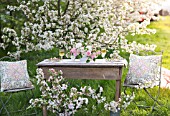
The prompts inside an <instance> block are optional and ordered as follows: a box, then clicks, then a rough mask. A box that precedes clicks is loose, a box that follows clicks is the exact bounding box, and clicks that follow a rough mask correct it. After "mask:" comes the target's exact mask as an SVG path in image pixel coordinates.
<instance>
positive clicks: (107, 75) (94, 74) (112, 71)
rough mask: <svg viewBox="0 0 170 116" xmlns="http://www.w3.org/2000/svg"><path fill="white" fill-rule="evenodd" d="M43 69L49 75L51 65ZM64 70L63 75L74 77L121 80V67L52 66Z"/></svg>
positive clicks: (46, 75)
mask: <svg viewBox="0 0 170 116" xmlns="http://www.w3.org/2000/svg"><path fill="white" fill-rule="evenodd" d="M39 68H42V69H43V72H44V75H45V77H49V72H48V70H49V67H39ZM50 68H54V69H56V70H62V71H63V77H65V78H72V79H101V80H120V78H119V68H116V67H114V68H77V67H50Z"/></svg>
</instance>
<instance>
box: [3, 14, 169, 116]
mask: <svg viewBox="0 0 170 116" xmlns="http://www.w3.org/2000/svg"><path fill="white" fill-rule="evenodd" d="M164 18H165V19H164V20H160V21H155V22H152V23H151V24H150V25H149V28H155V29H157V33H156V34H154V35H136V36H130V35H129V36H127V38H128V40H129V41H137V42H139V43H149V44H156V45H157V49H156V50H157V51H160V50H164V55H163V66H164V67H165V68H168V69H170V65H169V64H170V16H169V17H164ZM57 52H58V50H57V49H53V50H51V51H48V52H45V51H39V52H37V51H36V52H30V53H27V54H24V55H22V57H21V59H26V60H27V61H28V70H29V74H30V77H31V80H32V82H33V84H34V85H35V87H36V88H35V90H34V93H35V96H36V97H38V96H39V94H40V92H39V89H38V86H36V80H35V77H34V76H35V72H36V68H37V66H36V64H37V63H38V62H40V61H42V60H43V59H46V58H51V57H55V56H57ZM1 55H2V54H1ZM123 72H124V73H123V80H124V79H125V76H126V73H127V69H124V71H123ZM123 80H122V82H123ZM68 81H69V82H70V86H76V87H80V86H85V85H86V86H87V85H90V86H92V87H93V88H97V86H98V85H101V86H103V88H104V95H105V96H107V98H108V100H111V99H114V93H115V88H114V86H115V81H103V80H72V79H70V80H68ZM156 90H157V88H154V89H151V92H152V94H153V95H155V94H156ZM122 91H123V88H122ZM135 95H136V97H135V100H136V101H140V103H142V104H147V105H152V103H153V101H152V100H151V99H149V97H148V96H147V95H146V94H145V93H144V92H143V91H140V92H135ZM18 100H19V101H24V97H22V98H21V97H19V96H18V97H16V99H15V102H16V103H17V102H18ZM159 101H160V102H161V103H162V104H163V106H157V107H156V108H157V109H156V110H155V111H154V112H153V113H152V114H150V113H151V112H150V111H151V109H144V108H138V107H136V105H134V104H133V103H132V104H131V105H130V106H129V107H128V108H127V109H126V110H123V109H122V110H121V116H146V115H149V116H170V90H169V89H161V94H160V97H159ZM89 102H90V104H89V105H88V106H86V107H87V108H88V109H89V112H88V113H86V111H84V110H80V111H79V112H77V113H76V115H75V116H108V115H109V112H108V111H104V110H103V107H101V106H98V105H96V104H95V103H94V102H93V101H89ZM92 105H96V106H97V109H96V110H92V108H91V107H92ZM10 107H18V105H17V104H14V105H13V106H10ZM38 112H39V116H42V111H41V109H39V110H38ZM53 115H55V114H51V113H50V115H49V116H53ZM16 116H17V115H16Z"/></svg>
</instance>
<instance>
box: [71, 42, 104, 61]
mask: <svg viewBox="0 0 170 116" xmlns="http://www.w3.org/2000/svg"><path fill="white" fill-rule="evenodd" d="M100 54H101V52H100V50H96V47H95V46H93V45H87V46H86V45H83V44H82V43H77V44H76V46H75V47H73V48H71V50H70V57H71V59H73V60H74V59H75V58H81V59H85V61H86V62H90V60H93V61H95V59H96V58H97V57H98V56H99V55H100Z"/></svg>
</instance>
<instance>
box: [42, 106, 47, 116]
mask: <svg viewBox="0 0 170 116" xmlns="http://www.w3.org/2000/svg"><path fill="white" fill-rule="evenodd" d="M42 109H43V116H47V106H43V108H42Z"/></svg>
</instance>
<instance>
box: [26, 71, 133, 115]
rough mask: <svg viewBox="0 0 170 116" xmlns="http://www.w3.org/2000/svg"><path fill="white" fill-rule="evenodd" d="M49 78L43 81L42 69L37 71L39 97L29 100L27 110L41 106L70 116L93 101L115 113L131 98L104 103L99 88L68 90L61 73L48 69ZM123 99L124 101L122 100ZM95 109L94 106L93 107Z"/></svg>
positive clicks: (126, 104)
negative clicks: (90, 100)
mask: <svg viewBox="0 0 170 116" xmlns="http://www.w3.org/2000/svg"><path fill="white" fill-rule="evenodd" d="M49 72H50V76H49V78H48V79H45V77H44V73H43V70H42V69H40V68H39V69H37V75H36V78H37V84H38V85H39V86H40V91H41V93H42V94H41V96H40V98H35V99H31V100H30V104H31V105H30V106H29V108H34V107H39V108H42V107H43V106H46V107H47V110H49V111H51V112H53V113H56V114H58V115H59V116H65V115H67V116H70V115H72V114H75V113H76V112H77V111H78V110H79V109H81V108H86V105H87V104H88V103H89V99H93V101H94V100H95V102H96V104H97V105H100V104H102V103H103V104H104V108H105V109H106V110H109V111H113V112H117V110H119V108H122V107H123V108H126V107H127V106H128V105H129V104H130V101H132V99H133V98H134V96H133V97H129V96H128V95H127V96H123V99H122V100H121V99H120V100H119V101H118V102H115V101H111V102H110V103H108V102H106V97H104V96H102V93H103V88H102V87H101V86H99V88H98V90H95V89H92V88H91V87H90V86H84V87H81V88H80V89H77V88H76V87H71V88H69V86H68V82H67V81H66V80H65V79H64V78H63V77H62V74H63V73H62V71H61V70H60V71H56V70H54V69H49ZM124 99H125V100H124ZM93 108H94V109H95V108H96V106H93Z"/></svg>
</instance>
